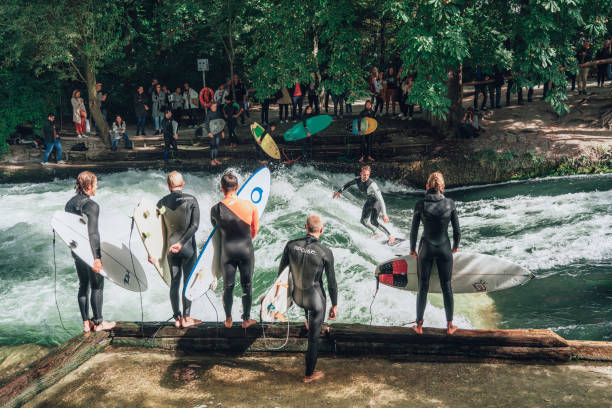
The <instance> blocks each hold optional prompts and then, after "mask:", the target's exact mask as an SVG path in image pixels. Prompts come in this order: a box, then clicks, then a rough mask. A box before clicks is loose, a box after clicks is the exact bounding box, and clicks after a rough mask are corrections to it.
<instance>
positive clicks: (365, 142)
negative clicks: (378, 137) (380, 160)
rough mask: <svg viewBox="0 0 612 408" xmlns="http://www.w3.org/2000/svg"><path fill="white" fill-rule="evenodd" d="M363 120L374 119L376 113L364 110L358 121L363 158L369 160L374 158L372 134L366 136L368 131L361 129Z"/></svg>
mask: <svg viewBox="0 0 612 408" xmlns="http://www.w3.org/2000/svg"><path fill="white" fill-rule="evenodd" d="M363 118H374V111H373V110H372V109H366V108H364V109H363V110H362V111H361V113H360V114H359V118H358V119H357V128H358V129H359V133H360V134H361V157H364V158H368V157H370V156H372V134H373V133H368V134H367V135H366V134H365V132H366V130H367V129H362V128H361V119H363Z"/></svg>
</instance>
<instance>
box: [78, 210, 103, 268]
mask: <svg viewBox="0 0 612 408" xmlns="http://www.w3.org/2000/svg"><path fill="white" fill-rule="evenodd" d="M82 212H83V214H85V215H86V216H87V234H88V235H89V245H90V246H91V253H92V254H93V257H94V259H100V258H102V251H101V249H100V231H99V229H98V218H99V216H100V206H99V205H98V203H96V202H94V201H89V202H88V203H86V204H85V205H84V206H83V209H82Z"/></svg>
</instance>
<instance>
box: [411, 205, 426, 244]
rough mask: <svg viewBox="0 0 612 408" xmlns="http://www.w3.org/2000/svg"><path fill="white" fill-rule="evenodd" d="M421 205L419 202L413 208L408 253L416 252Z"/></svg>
mask: <svg viewBox="0 0 612 408" xmlns="http://www.w3.org/2000/svg"><path fill="white" fill-rule="evenodd" d="M422 207H423V203H422V202H421V201H419V202H418V203H417V204H416V206H415V207H414V214H413V215H412V227H410V252H416V244H417V237H418V235H419V224H420V223H421V211H422Z"/></svg>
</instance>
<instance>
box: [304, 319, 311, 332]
mask: <svg viewBox="0 0 612 408" xmlns="http://www.w3.org/2000/svg"><path fill="white" fill-rule="evenodd" d="M304 326H306V330H310V327H308V320H306V321H305V322H304Z"/></svg>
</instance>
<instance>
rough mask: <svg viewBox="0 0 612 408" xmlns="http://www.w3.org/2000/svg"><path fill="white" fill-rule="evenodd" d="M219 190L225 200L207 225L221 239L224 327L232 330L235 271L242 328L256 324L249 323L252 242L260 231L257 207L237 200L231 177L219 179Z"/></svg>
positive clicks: (236, 189) (216, 206)
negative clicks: (217, 233) (238, 282)
mask: <svg viewBox="0 0 612 408" xmlns="http://www.w3.org/2000/svg"><path fill="white" fill-rule="evenodd" d="M221 189H222V190H223V194H224V195H225V198H224V199H223V200H222V201H221V202H219V203H217V204H215V205H214V206H213V207H212V208H211V209H210V221H211V222H212V225H213V226H216V227H217V229H218V231H219V236H220V245H221V250H220V266H221V271H222V272H223V285H224V287H223V308H224V310H225V316H226V318H225V322H224V324H225V327H227V328H230V327H232V303H233V301H234V285H235V281H236V269H239V271H240V286H241V287H242V328H245V329H246V328H247V327H249V326H252V325H254V324H255V323H257V322H256V321H255V320H253V319H251V317H250V314H251V303H252V298H253V288H252V282H253V268H254V265H255V251H254V249H253V238H255V236H256V235H257V231H258V230H259V215H258V213H257V207H255V204H253V203H251V202H250V201H247V200H243V199H241V198H238V196H237V191H238V179H237V178H236V176H235V175H233V174H232V173H227V174H224V175H223V177H221Z"/></svg>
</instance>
